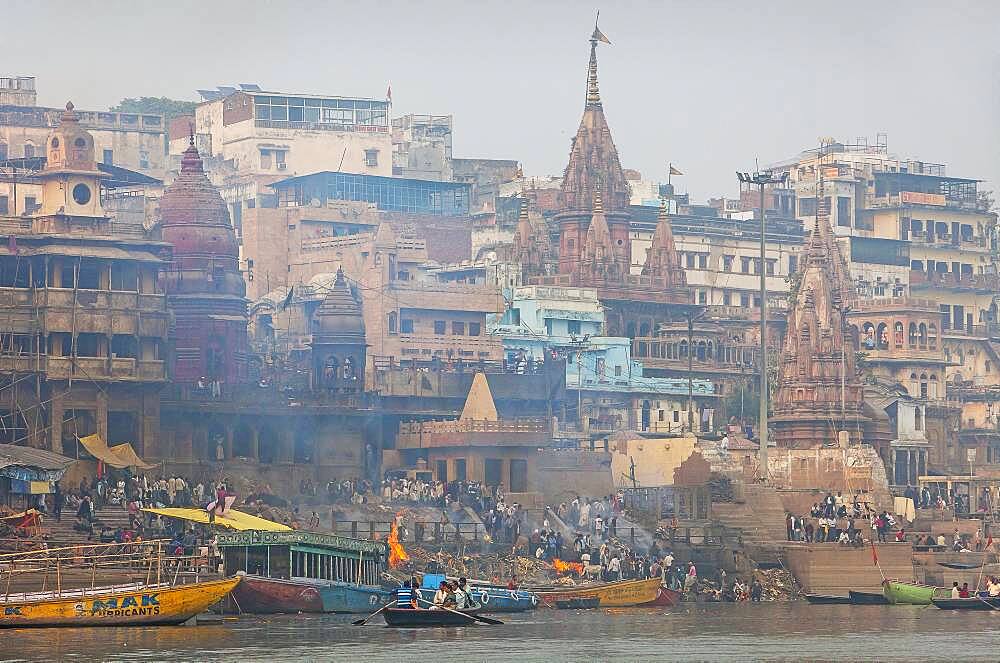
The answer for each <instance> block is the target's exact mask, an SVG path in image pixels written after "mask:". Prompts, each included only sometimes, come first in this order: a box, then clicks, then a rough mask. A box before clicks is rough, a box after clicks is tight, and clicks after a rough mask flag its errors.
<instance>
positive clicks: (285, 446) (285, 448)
mask: <svg viewBox="0 0 1000 663" xmlns="http://www.w3.org/2000/svg"><path fill="white" fill-rule="evenodd" d="M294 444H295V440H294V438H293V437H292V431H290V430H288V428H287V427H286V426H282V427H281V429H280V430H278V448H277V449H276V450H275V454H274V460H275V461H276V462H279V463H291V462H292V458H293V457H294V454H293V453H292V450H293V445H294Z"/></svg>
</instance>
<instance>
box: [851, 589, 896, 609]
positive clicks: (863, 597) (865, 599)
mask: <svg viewBox="0 0 1000 663" xmlns="http://www.w3.org/2000/svg"><path fill="white" fill-rule="evenodd" d="M848 594H849V596H850V603H851V605H889V599H887V598H886V597H885V595H884V594H876V593H875V592H855V591H853V590H852V591H850V592H848Z"/></svg>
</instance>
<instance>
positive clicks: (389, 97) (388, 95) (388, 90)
mask: <svg viewBox="0 0 1000 663" xmlns="http://www.w3.org/2000/svg"><path fill="white" fill-rule="evenodd" d="M385 98H386V100H388V102H389V103H390V104H391V103H392V83H391V82H390V83H389V86H388V87H387V88H386V89H385Z"/></svg>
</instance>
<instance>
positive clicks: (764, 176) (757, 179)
mask: <svg viewBox="0 0 1000 663" xmlns="http://www.w3.org/2000/svg"><path fill="white" fill-rule="evenodd" d="M787 177H788V174H787V173H782V174H781V175H778V176H775V175H773V174H772V173H771V171H757V172H756V173H754V174H753V175H751V174H750V173H741V172H737V173H736V178H737V179H738V180H739V181H740V183H741V184H746V185H747V186H748V187H750V186H754V185H756V186H757V187H758V191H759V193H760V201H759V202H760V264H759V265H758V272H759V274H760V423H759V424H758V425H759V428H760V454H759V457H758V458H759V461H760V478H761V480H762V481H767V477H768V465H767V444H768V442H767V402H768V393H767V391H768V389H767V267H766V265H767V253H766V246H765V237H766V229H767V226H766V225H765V221H766V216H767V214H766V212H765V209H766V206H765V205H764V186H765V185H767V184H784V182H785V179H786V178H787Z"/></svg>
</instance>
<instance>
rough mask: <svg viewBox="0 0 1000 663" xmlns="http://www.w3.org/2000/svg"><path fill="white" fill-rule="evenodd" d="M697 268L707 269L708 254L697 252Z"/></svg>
mask: <svg viewBox="0 0 1000 663" xmlns="http://www.w3.org/2000/svg"><path fill="white" fill-rule="evenodd" d="M698 269H708V254H707V253H699V254H698Z"/></svg>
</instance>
